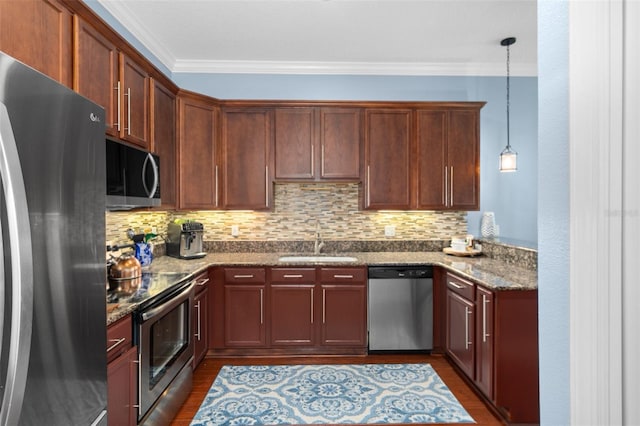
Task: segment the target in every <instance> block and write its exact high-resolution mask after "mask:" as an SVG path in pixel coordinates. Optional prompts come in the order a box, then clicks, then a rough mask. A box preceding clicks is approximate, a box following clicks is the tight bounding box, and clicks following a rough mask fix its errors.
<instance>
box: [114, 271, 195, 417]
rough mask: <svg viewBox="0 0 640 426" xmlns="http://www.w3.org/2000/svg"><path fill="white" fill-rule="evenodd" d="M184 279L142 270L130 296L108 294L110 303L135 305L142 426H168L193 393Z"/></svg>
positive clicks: (190, 293)
mask: <svg viewBox="0 0 640 426" xmlns="http://www.w3.org/2000/svg"><path fill="white" fill-rule="evenodd" d="M188 277H189V275H188V274H153V273H143V276H142V284H141V286H140V288H139V289H138V290H137V291H136V292H135V293H134V294H131V295H122V294H120V295H118V294H117V293H113V294H112V295H110V296H112V298H111V301H112V302H113V301H118V302H121V303H122V302H134V303H139V305H138V309H137V310H136V312H135V314H134V319H135V324H134V341H135V344H136V345H137V346H138V361H139V368H138V407H139V408H138V424H140V425H154V426H157V425H169V424H170V423H171V421H172V420H173V418H174V417H175V415H176V413H177V412H178V410H179V409H180V407H181V406H182V404H183V403H184V401H185V400H186V399H187V397H188V396H189V392H191V388H192V379H193V350H194V341H193V333H192V332H191V323H192V318H191V312H192V307H193V297H194V286H195V281H194V280H190V279H188Z"/></svg>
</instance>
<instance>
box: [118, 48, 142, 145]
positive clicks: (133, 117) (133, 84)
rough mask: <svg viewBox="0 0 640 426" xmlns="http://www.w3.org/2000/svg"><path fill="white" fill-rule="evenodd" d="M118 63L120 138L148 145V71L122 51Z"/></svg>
mask: <svg viewBox="0 0 640 426" xmlns="http://www.w3.org/2000/svg"><path fill="white" fill-rule="evenodd" d="M119 63H120V79H119V82H120V86H119V94H120V123H121V124H120V138H122V139H124V140H126V141H129V142H131V143H134V144H136V145H139V146H141V147H142V148H148V147H149V73H148V72H147V70H145V69H144V68H143V67H142V66H141V65H139V64H138V63H136V62H135V61H133V60H132V59H131V58H129V57H128V56H127V55H125V54H124V53H120V55H119Z"/></svg>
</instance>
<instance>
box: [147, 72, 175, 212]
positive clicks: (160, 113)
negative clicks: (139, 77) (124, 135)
mask: <svg viewBox="0 0 640 426" xmlns="http://www.w3.org/2000/svg"><path fill="white" fill-rule="evenodd" d="M150 93H151V117H150V124H151V150H152V151H154V152H155V153H156V154H158V156H159V157H160V195H161V199H162V207H164V208H176V207H177V206H178V174H177V173H178V164H177V158H178V145H177V139H176V96H175V94H174V93H173V92H172V91H171V90H169V89H168V88H167V87H166V86H164V85H163V84H162V83H160V82H159V81H158V80H156V79H151V89H150Z"/></svg>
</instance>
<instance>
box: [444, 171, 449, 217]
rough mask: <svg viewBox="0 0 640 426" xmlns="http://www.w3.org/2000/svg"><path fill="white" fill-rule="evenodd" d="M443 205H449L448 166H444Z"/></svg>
mask: <svg viewBox="0 0 640 426" xmlns="http://www.w3.org/2000/svg"><path fill="white" fill-rule="evenodd" d="M443 198H444V205H445V207H446V206H448V205H449V168H448V167H447V166H444V194H443Z"/></svg>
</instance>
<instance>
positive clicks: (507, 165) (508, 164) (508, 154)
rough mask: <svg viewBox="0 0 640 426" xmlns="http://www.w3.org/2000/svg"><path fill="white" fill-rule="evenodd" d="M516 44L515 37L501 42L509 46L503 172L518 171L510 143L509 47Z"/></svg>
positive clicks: (515, 157) (501, 167)
mask: <svg viewBox="0 0 640 426" xmlns="http://www.w3.org/2000/svg"><path fill="white" fill-rule="evenodd" d="M515 42H516V38H515V37H508V38H505V39H504V40H502V41H501V42H500V44H501V45H502V46H507V146H506V147H505V148H504V149H503V150H502V152H501V153H500V171H501V172H515V171H516V170H518V165H517V161H518V153H517V152H515V151H514V150H513V149H511V144H510V142H509V46H511V45H512V44H513V43H515Z"/></svg>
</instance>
